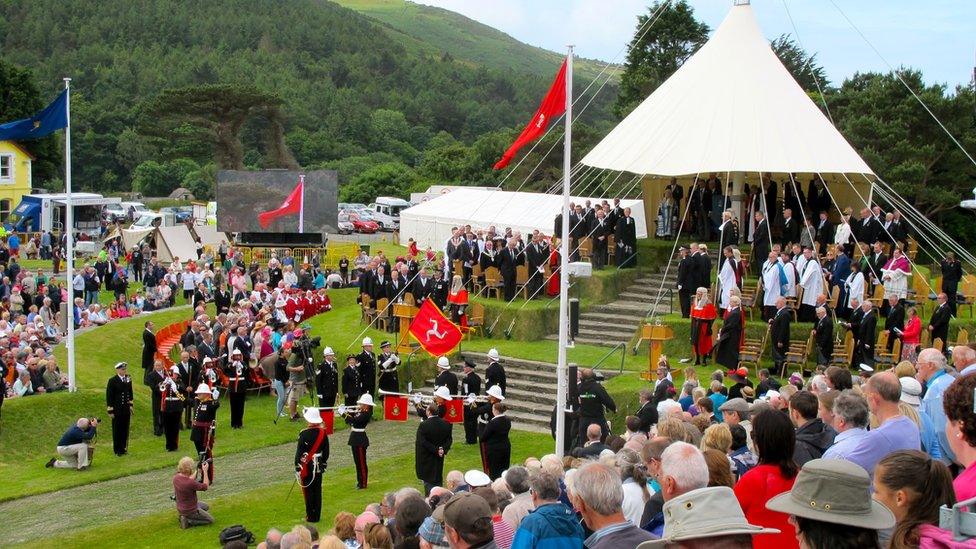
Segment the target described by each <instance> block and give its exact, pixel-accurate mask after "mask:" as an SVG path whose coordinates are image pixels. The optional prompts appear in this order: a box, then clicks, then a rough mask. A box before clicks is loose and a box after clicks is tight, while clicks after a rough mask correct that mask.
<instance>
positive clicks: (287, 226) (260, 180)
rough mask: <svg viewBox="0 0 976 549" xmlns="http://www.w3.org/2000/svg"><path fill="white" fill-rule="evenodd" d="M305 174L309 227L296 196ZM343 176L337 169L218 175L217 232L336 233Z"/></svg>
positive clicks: (305, 199) (221, 172) (229, 171)
mask: <svg viewBox="0 0 976 549" xmlns="http://www.w3.org/2000/svg"><path fill="white" fill-rule="evenodd" d="M302 175H304V176H305V193H304V206H305V207H304V212H303V217H304V219H303V221H304V224H303V227H302V229H301V230H299V226H298V223H299V216H300V214H299V208H298V203H297V202H296V201H294V200H290V199H291V198H292V196H291V195H292V193H294V192H295V189H296V187H297V186H298V182H299V178H300V176H302ZM338 192H339V177H338V175H337V174H336V172H335V171H334V170H318V171H310V172H297V171H289V170H266V171H259V172H258V171H237V170H220V171H218V172H217V229H218V230H220V231H223V232H230V233H240V232H249V233H258V232H266V233H298V232H306V233H336V232H337V231H336V227H337V226H338V219H337V218H338V215H339V212H338V209H339V206H338Z"/></svg>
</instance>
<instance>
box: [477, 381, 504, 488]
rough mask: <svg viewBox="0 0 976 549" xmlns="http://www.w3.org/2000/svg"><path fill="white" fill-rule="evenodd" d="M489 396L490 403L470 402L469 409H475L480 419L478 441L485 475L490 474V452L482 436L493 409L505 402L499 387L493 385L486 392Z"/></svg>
mask: <svg viewBox="0 0 976 549" xmlns="http://www.w3.org/2000/svg"><path fill="white" fill-rule="evenodd" d="M485 394H486V395H487V396H488V402H485V403H482V404H480V405H479V404H477V403H475V402H473V401H469V403H468V407H469V408H473V411H474V414H475V416H476V417H477V418H478V441H479V444H480V448H479V449H480V450H481V467H482V469H483V470H484V472H485V474H488V471H489V469H488V450H487V447H486V446H485V443H484V440H482V438H481V435H482V434H484V432H485V427H487V426H488V422H489V421H491V418H492V412H491V407H492V406H494V405H495V404H497V403H499V402H501V401H503V400H505V395H503V394H502V389H501V387H499V386H498V385H493V386H491V387H489V388H488V390H487V391H485Z"/></svg>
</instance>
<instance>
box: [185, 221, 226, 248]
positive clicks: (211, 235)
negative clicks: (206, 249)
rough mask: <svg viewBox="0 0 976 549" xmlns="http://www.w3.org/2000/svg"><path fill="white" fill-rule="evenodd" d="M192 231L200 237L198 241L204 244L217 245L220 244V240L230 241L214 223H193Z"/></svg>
mask: <svg viewBox="0 0 976 549" xmlns="http://www.w3.org/2000/svg"><path fill="white" fill-rule="evenodd" d="M193 232H194V233H196V235H197V236H198V237H200V241H201V242H203V245H204V246H213V247H217V246H220V243H221V242H226V243H228V244H229V243H230V240H228V239H227V235H226V234H224V233H222V232H220V231H218V230H217V227H216V226H214V225H194V226H193Z"/></svg>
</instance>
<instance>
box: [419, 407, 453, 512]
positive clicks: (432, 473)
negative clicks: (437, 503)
mask: <svg viewBox="0 0 976 549" xmlns="http://www.w3.org/2000/svg"><path fill="white" fill-rule="evenodd" d="M452 432H453V429H452V427H451V424H450V423H448V422H447V421H445V420H444V418H442V417H441V416H440V410H439V409H438V407H437V405H436V404H431V405H429V406H428V407H427V418H426V419H424V420H423V421H421V422H420V426H419V427H418V428H417V443H416V447H415V449H414V467H415V470H416V473H417V478H418V479H420V480H422V481H423V482H424V495H427V494H430V490H431V488H433V487H434V486H442V485H443V484H444V456H446V455H447V452H448V451H450V449H451V443H452V441H453V437H452Z"/></svg>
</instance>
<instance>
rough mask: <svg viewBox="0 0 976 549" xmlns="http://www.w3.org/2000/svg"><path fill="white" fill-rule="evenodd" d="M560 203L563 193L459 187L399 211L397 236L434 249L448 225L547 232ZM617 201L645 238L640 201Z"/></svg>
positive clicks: (596, 200) (445, 237) (446, 234)
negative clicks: (630, 211)
mask: <svg viewBox="0 0 976 549" xmlns="http://www.w3.org/2000/svg"><path fill="white" fill-rule="evenodd" d="M570 200H571V201H573V202H576V203H582V202H584V201H586V200H590V202H592V203H594V204H599V203H600V202H601V201H602V200H603V198H599V197H591V198H580V197H573V198H571V199H570ZM562 203H563V197H562V196H559V195H551V194H544V193H526V192H508V191H493V190H484V189H471V188H459V189H457V190H454V191H452V192H450V193H447V194H445V195H442V196H439V197H437V198H434V199H431V200H428V201H427V202H423V203H421V204H418V205H416V206H413V207H410V208H408V209H406V210H403V211H401V212H400V240H401V241H404V242H405V241H406V240H407V239H408V238H413V239H414V240H415V241H416V242H417V246H419V247H421V248H426V247H427V246H430V247H432V248H434V249H435V250H437V249H440V247H441V246H442V245H443V244H444V243H445V242H447V240H448V239H449V238H450V237H451V228H452V227H457V226H463V225H471V227H472V228H474V229H476V230H477V229H486V228H488V227H489V226H491V225H494V226H495V227H496V228H497V229H498V230H499V231H503V230H505V228H506V227H511V228H512V230H515V231H520V232H521V233H522V234H529V233H531V232H532V231H533V230H536V229H538V230H539V231H542V232H543V233H544V234H547V235H551V234H552V232H553V227H554V222H555V218H556V215H557V214H558V213H559V210H560V209H561V207H562ZM620 205H621V207H625V208H626V207H629V208H631V210H632V215H633V216H634V221H635V224H636V225H637V237H638V238H646V237H647V231H646V224H645V223H644V209H643V206H642V205H641V201H640V200H621V201H620Z"/></svg>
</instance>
